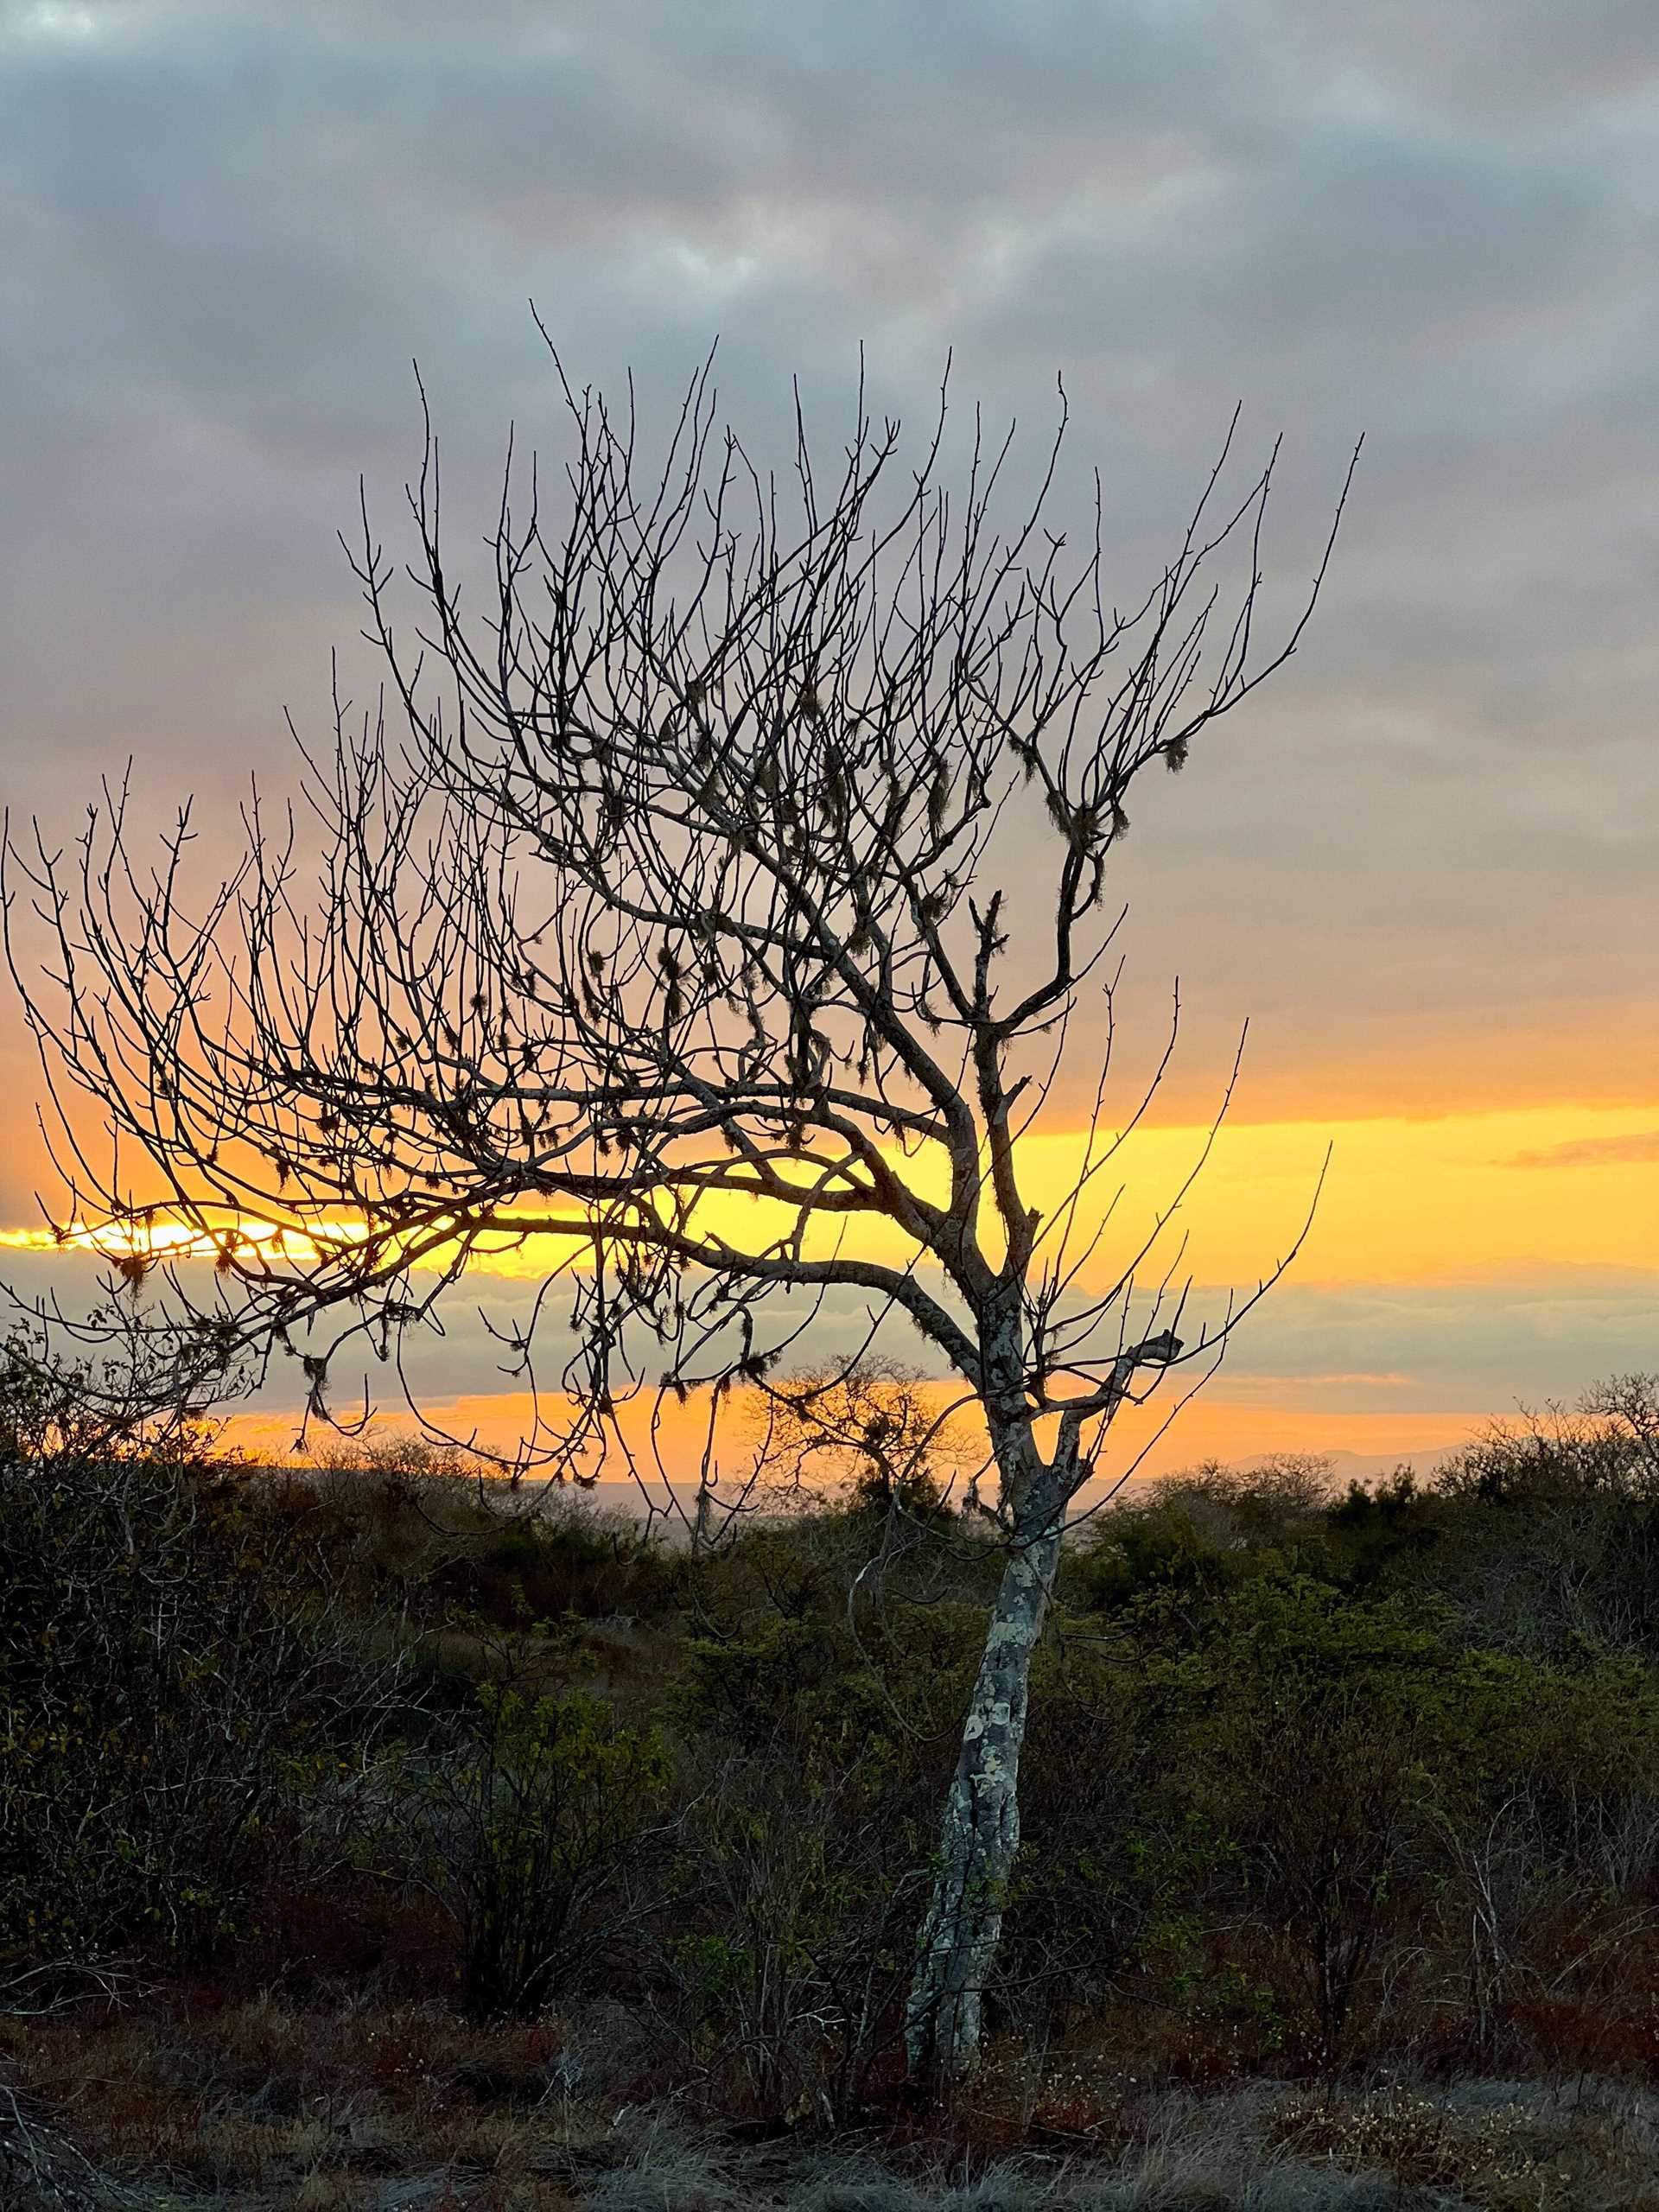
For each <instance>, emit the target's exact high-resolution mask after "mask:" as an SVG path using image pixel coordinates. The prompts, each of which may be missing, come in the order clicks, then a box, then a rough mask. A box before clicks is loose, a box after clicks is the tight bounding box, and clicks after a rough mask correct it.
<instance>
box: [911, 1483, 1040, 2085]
mask: <svg viewBox="0 0 1659 2212" xmlns="http://www.w3.org/2000/svg"><path fill="white" fill-rule="evenodd" d="M1030 1517H1034V1518H1035V1526H1036V1533H1035V1535H1033V1537H1032V1538H1031V1539H1030V1540H1029V1541H1025V1542H1022V1543H1020V1544H1019V1546H1018V1548H1016V1549H1015V1550H1014V1553H1013V1554H1012V1555H1011V1556H1010V1558H1009V1560H1008V1563H1007V1567H1005V1568H1004V1569H1003V1573H1002V1582H1001V1588H1000V1589H999V1590H998V1592H997V1596H996V1604H995V1607H994V1608H993V1610H992V1613H991V1621H990V1627H989V1630H988V1633H987V1636H986V1638H985V1653H984V1656H983V1657H982V1660H981V1661H980V1664H979V1677H978V1680H977V1681H976V1682H975V1684H974V1694H973V1697H972V1700H970V1702H969V1707H968V1717H967V1719H966V1722H965V1723H964V1725H963V1732H962V1750H961V1752H960V1754H959V1756H958V1758H957V1771H956V1777H955V1779H954V1780H953V1781H952V1783H951V1784H950V1795H949V1796H948V1797H947V1798H946V1800H945V1806H944V1833H943V1835H942V1837H941V1840H940V1851H939V1861H940V1863H939V1873H938V1879H937V1881H936V1882H935V1884H934V1886H933V1896H932V1899H931V1904H929V1907H928V1913H927V1917H926V1919H925V1921H924V1923H922V1932H921V1937H920V1941H919V1943H918V1957H917V1963H916V1973H915V1978H914V1980H912V1984H911V1991H910V2000H909V2004H908V2005H907V2007H906V2023H905V2044H906V2052H907V2055H908V2058H909V2063H910V2076H911V2080H912V2083H914V2084H915V2085H916V2086H917V2087H918V2088H922V2089H924V2090H925V2091H927V2092H929V2093H931V2092H933V2091H936V2090H938V2089H939V2088H943V2087H944V2086H945V2085H946V2084H947V2083H948V2082H950V2081H951V2080H953V2079H955V2078H957V2077H959V2076H961V2075H964V2074H966V2073H969V2072H970V2071H971V2070H972V2069H973V2067H974V2064H975V2063H976V2060H977V2058H978V2056H979V2037H980V2000H981V1997H982V1993H983V1991H984V1987H985V1982H986V1977H987V1975H988V1974H989V1971H990V1967H991V1961H992V1960H993V1958H994V1957H995V1953H996V1947H997V1942H998V1939H999V1938H1000V1936H1001V1932H1002V1910H1003V1906H1004V1904H1005V1903H1006V1902H1007V1891H1008V1883H1009V1879H1010V1878H1011V1876H1012V1874H1013V1872H1014V1855H1015V1853H1017V1852H1018V1850H1019V1848H1020V1798H1019V1783H1020V1746H1021V1745H1023V1743H1024V1742H1025V1735H1026V1708H1027V1696H1028V1692H1029V1686H1030V1680H1031V1656H1032V1653H1033V1651H1034V1650H1035V1649H1036V1648H1037V1639H1038V1637H1039V1636H1040V1635H1041V1634H1042V1629H1043V1619H1044V1616H1045V1615H1046V1612H1047V1611H1048V1597H1049V1592H1050V1590H1051V1588H1052V1585H1053V1580H1054V1569H1055V1567H1056V1565H1057V1563H1058V1559H1059V1553H1060V1524H1061V1520H1062V1517H1063V1516H1062V1513H1061V1512H1060V1511H1058V1510H1054V1511H1050V1512H1045V1513H1043V1514H1042V1515H1041V1516H1022V1518H1030Z"/></svg>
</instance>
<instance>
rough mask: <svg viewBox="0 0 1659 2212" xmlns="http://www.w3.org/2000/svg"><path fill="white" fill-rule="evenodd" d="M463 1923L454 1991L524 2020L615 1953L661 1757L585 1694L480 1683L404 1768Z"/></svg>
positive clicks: (649, 1822)
mask: <svg viewBox="0 0 1659 2212" xmlns="http://www.w3.org/2000/svg"><path fill="white" fill-rule="evenodd" d="M411 1772H412V1773H413V1774H414V1776H415V1778H416V1789H417V1791H418V1794H419V1796H420V1797H421V1799H422V1801H423V1812H424V1817H425V1821H426V1824H427V1832H428V1836H429V1843H430V1849H431V1858H432V1860H433V1873H434V1876H435V1879H436V1881H437V1883H438V1885H439V1886H440V1887H441V1888H442V1890H443V1891H445V1892H446V1894H447V1895H448V1897H451V1898H452V1899H453V1902H454V1909H455V1911H456V1914H457V1916H458V1918H459V1920H460V1923H461V1994H462V1998H463V2000H464V2002H465V2003H466V2005H467V2009H468V2010H469V2011H470V2012H473V2013H474V2015H476V2016H478V2017H481V2018H487V2017H489V2016H491V2015H494V2014H508V2015H511V2016H512V2017H515V2018H521V2019H528V2018H533V2017H534V2016H535V2015H536V2014H537V2013H538V2012H541V2011H542V2010H543V2007H544V2006H545V2005H547V2004H548V2003H549V2001H550V1999H552V1998H553V1997H554V1996H556V1995H559V1996H563V1995H567V1994H569V1993H571V1992H572V1991H573V1990H574V1989H575V1987H576V1986H578V1984H579V1983H580V1981H581V1980H582V1976H583V1975H584V1974H588V1972H590V1971H591V1970H592V1968H593V1967H595V1966H596V1965H597V1964H598V1962H599V1961H601V1959H604V1958H606V1957H607V1956H608V1955H613V1953H614V1952H615V1951H616V1950H617V1948H619V1946H620V1945H621V1944H622V1942H624V1940H625V1939H626V1937H627V1936H630V1935H631V1934H632V1932H633V1931H634V1930H635V1929H637V1927H638V1926H639V1922H640V1920H641V1918H642V1917H643V1916H644V1913H645V1910H646V1907H647V1903H648V1900H647V1899H646V1898H645V1897H643V1896H642V1895H641V1894H640V1893H639V1881H640V1879H641V1878H642V1877H643V1876H644V1875H645V1872H647V1870H648V1869H649V1867H650V1866H652V1862H653V1860H656V1859H659V1857H660V1854H661V1849H662V1847H663V1846H664V1843H665V1841H666V1840H667V1835H668V1827H667V1824H666V1820H665V1799H666V1796H667V1790H668V1783H669V1766H668V1758H667V1754H666V1752H665V1751H664V1746H663V1744H662V1741H661V1738H659V1737H658V1735H657V1734H656V1733H655V1732H640V1731H639V1730H636V1729H632V1728H626V1727H624V1726H621V1725H620V1723H619V1722H618V1721H617V1720H616V1719H615V1717H614V1716H613V1713H611V1711H610V1708H609V1707H607V1706H606V1705H605V1704H603V1703H602V1702H601V1700H599V1699H597V1698H594V1697H592V1696H589V1695H588V1694H587V1693H586V1692H584V1691H581V1690H568V1691H565V1692H563V1693H562V1694H559V1695H556V1696H546V1697H537V1698H531V1697H527V1696H525V1695H524V1694H523V1693H522V1692H520V1691H518V1690H516V1689H513V1688H508V1687H505V1686H504V1685H503V1684H501V1683H499V1682H485V1683H482V1684H480V1686H479V1688H478V1691H477V1693H476V1698H475V1701H474V1707H473V1708H472V1711H471V1713H470V1715H469V1716H468V1720H467V1726H465V1727H464V1729H463V1732H462V1733H461V1738H460V1740H459V1742H458V1743H457V1744H456V1745H454V1747H453V1748H452V1749H451V1750H450V1751H448V1752H447V1753H442V1754H439V1755H437V1756H435V1757H431V1758H428V1759H426V1760H425V1761H424V1762H423V1763H422V1764H421V1765H420V1766H419V1768H418V1769H412V1770H411Z"/></svg>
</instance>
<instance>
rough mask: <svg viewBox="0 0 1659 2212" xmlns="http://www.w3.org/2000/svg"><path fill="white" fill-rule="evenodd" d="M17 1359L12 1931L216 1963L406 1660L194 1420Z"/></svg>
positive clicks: (39, 1940) (0, 1518)
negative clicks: (272, 1859) (118, 1409)
mask: <svg viewBox="0 0 1659 2212" xmlns="http://www.w3.org/2000/svg"><path fill="white" fill-rule="evenodd" d="M78 1392H79V1382H78V1378H76V1377H75V1376H73V1374H69V1373H65V1372H62V1371H54V1370H49V1369H43V1368H42V1367H41V1365H40V1364H39V1363H37V1362H36V1361H35V1360H34V1359H32V1358H31V1357H28V1356H27V1355H26V1354H25V1352H24V1351H22V1348H20V1347H16V1346H14V1347H12V1348H11V1349H10V1351H9V1352H8V1353H6V1354H5V1355H4V1356H3V1358H0V1557H3V1560H4V1562H5V1603H4V1606H3V1609H0V1836H3V1838H4V1850H3V1853H0V1944H5V1945H8V1946H13V1947H16V1948H18V1949H19V1950H21V1952H22V1954H24V1955H28V1956H39V1957H50V1958H52V1959H54V1960H61V1961H76V1960H79V1961H91V1960H96V1959H99V1958H102V1957H107V1956H109V1955H111V1954H116V1953H120V1952H126V1951H133V1950H140V1951H145V1952H149V1953H156V1952H160V1953H171V1954H173V1955H176V1956H179V1957H181V1958H194V1959H199V1958H200V1957H201V1956H202V1955H204V1954H205V1953H207V1952H208V1951H210V1950H211V1949H212V1948H213V1947H214V1946H215V1945H216V1944H217V1943H218V1942H219V1940H220V1939H221V1938H222V1937H223V1936H225V1935H226V1933H227V1932H228V1931H229V1930H230V1929H231V1928H232V1926H233V1924H234V1923H235V1920H236V1916H237V1914H238V1909H239V1906H240V1904H241V1902H242V1900H243V1899H244V1897H245V1895H246V1892H247V1890H248V1887H249V1885H250V1883H251V1881H252V1880H253V1879H254V1878H255V1877H256V1875H257V1872H258V1871H259V1869H260V1867H261V1866H262V1864H263V1863H264V1859H265V1856H266V1853H267V1851H268V1849H269V1847H270V1840H271V1838H272V1836H273V1834H274V1833H275V1832H276V1831H277V1830H278V1829H280V1828H282V1827H285V1826H289V1825H291V1823H292V1821H293V1820H294V1818H295V1817H296V1816H297V1815H299V1813H300V1812H301V1811H302V1809H303V1808H305V1807H306V1806H307V1805H308V1803H310V1802H315V1799H316V1798H317V1796H318V1795H319V1793H320V1792H325V1793H326V1791H327V1789H328V1787H329V1785H330V1783H331V1781H332V1779H333V1778H334V1777H335V1776H336V1775H337V1773H338V1764H337V1763H338V1762H339V1761H340V1759H342V1758H346V1757H348V1756H349V1757H350V1758H353V1759H355V1758H358V1757H359V1756H360V1754H361V1752H362V1751H363V1749H364V1747H365V1744H366V1743H367V1742H368V1741H369V1740H370V1739H371V1738H372V1736H373V1734H374V1732H375V1731H376V1729H377V1728H378V1725H379V1716H380V1714H381V1713H383V1712H384V1710H385V1706H386V1703H387V1700H388V1697H389V1694H390V1693H391V1689H392V1688H394V1687H395V1682H396V1677H397V1671H398V1667H397V1658H396V1656H395V1654H389V1653H387V1652H386V1651H385V1649H384V1648H383V1647H381V1646H379V1645H378V1644H377V1643H375V1642H374V1641H373V1640H372V1638H370V1637H365V1635H364V1634H363V1633H362V1632H361V1631H360V1630H359V1628H358V1626H357V1624H355V1623H353V1621H351V1620H350V1619H349V1618H344V1617H342V1616H340V1614H339V1613H338V1612H337V1611H336V1610H335V1609H334V1607H333V1606H332V1605H331V1604H330V1602H329V1599H330V1581H329V1576H328V1572H327V1561H326V1560H325V1559H323V1558H321V1556H319V1555H317V1554H315V1553H313V1552H311V1551H308V1549H307V1548H305V1547H304V1546H303V1545H302V1544H301V1543H300V1542H299V1541H297V1540H296V1538H295V1537H294V1535H293V1534H292V1532H291V1530H289V1529H286V1528H284V1527H283V1526H282V1525H280V1524H278V1523H276V1522H272V1521H271V1520H270V1517H269V1516H261V1515H258V1514H257V1513H256V1512H254V1511H253V1510H251V1507H250V1505H249V1504H248V1503H247V1501H246V1498H245V1493H244V1491H242V1489H241V1487H240V1486H239V1485H238V1484H237V1483H236V1482H235V1481H234V1480H233V1479H232V1478H230V1477H228V1476H227V1474H226V1471H225V1470H224V1469H223V1468H222V1467H219V1466H216V1465H214V1464H213V1462H212V1461H211V1460H210V1459H207V1457H206V1456H205V1452H204V1449H203V1441H202V1440H201V1438H200V1436H199V1435H196V1434H194V1433H193V1432H192V1431H190V1430H189V1429H188V1427H183V1426H179V1427H175V1428H174V1429H173V1430H172V1431H171V1432H170V1433H166V1434H164V1435H161V1436H151V1435H147V1434H145V1433H140V1432H137V1431H129V1432H127V1433H121V1432H120V1431H119V1430H118V1429H112V1428H111V1427H107V1426H105V1425H104V1424H102V1423H100V1422H99V1421H98V1420H97V1419H96V1418H95V1417H94V1416H93V1415H92V1414H91V1413H90V1412H89V1411H86V1409H85V1408H81V1407H80V1406H79V1399H78Z"/></svg>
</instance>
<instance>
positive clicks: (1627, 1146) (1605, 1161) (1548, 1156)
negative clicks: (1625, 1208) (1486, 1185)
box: [1510, 1129, 1659, 1167]
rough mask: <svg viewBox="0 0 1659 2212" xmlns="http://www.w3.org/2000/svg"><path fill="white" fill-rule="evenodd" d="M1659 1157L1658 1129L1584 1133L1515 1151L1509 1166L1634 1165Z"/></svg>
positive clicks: (1643, 1164)
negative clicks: (1620, 1133)
mask: <svg viewBox="0 0 1659 2212" xmlns="http://www.w3.org/2000/svg"><path fill="white" fill-rule="evenodd" d="M1654 1160H1659V1129H1649V1130H1646V1131H1645V1132H1643V1133H1642V1134H1640V1135H1636V1136H1617V1137H1584V1138H1581V1139H1579V1140H1578V1141H1575V1142H1573V1143H1571V1144H1553V1145H1548V1146H1547V1147H1545V1148H1544V1149H1543V1150H1542V1151H1541V1152H1517V1153H1516V1155H1515V1157H1514V1159H1513V1160H1511V1161H1510V1166H1512V1167H1637V1166H1648V1165H1649V1164H1650V1163H1651V1162H1652V1161H1654Z"/></svg>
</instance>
